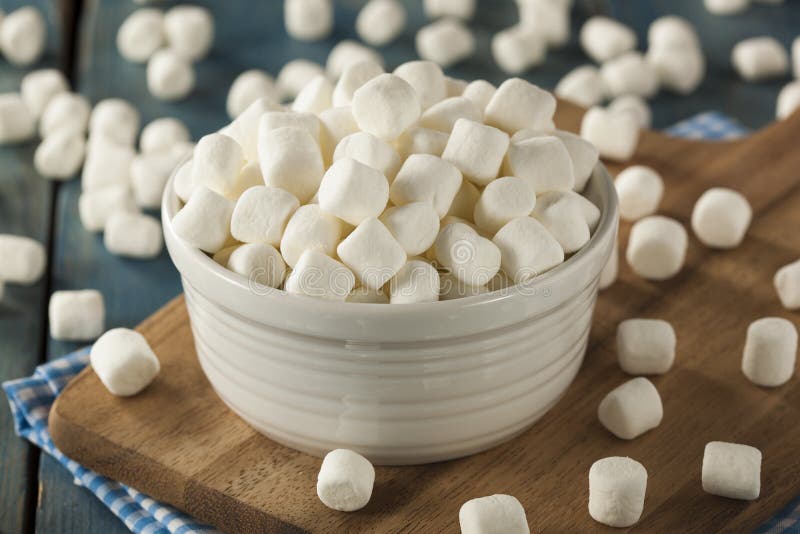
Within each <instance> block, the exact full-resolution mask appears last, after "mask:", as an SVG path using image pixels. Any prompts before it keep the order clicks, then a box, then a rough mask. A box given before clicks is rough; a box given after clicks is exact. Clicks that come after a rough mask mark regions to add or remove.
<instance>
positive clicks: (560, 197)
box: [533, 191, 600, 254]
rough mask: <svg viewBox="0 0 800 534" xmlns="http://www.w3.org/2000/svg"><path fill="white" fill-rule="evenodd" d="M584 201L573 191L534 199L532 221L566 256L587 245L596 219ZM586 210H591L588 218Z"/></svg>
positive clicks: (591, 205) (590, 206) (597, 218)
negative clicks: (533, 219) (545, 231)
mask: <svg viewBox="0 0 800 534" xmlns="http://www.w3.org/2000/svg"><path fill="white" fill-rule="evenodd" d="M585 200H586V199H584V197H582V196H580V195H579V194H577V193H575V192H573V191H551V192H549V193H544V194H542V195H540V196H538V197H537V198H536V207H534V209H533V217H535V218H536V219H537V220H538V221H539V222H541V223H542V224H543V225H544V227H545V228H547V230H548V231H549V232H550V233H551V234H553V236H554V237H555V238H556V240H557V241H558V242H559V244H560V245H561V248H563V249H564V253H566V254H571V253H573V252H577V251H578V250H580V249H581V248H582V247H583V246H584V245H585V244H586V243H588V242H589V238H590V236H591V229H592V226H593V225H594V224H596V222H597V220H599V218H600V213H599V210H598V209H597V208H596V207H595V206H594V204H592V203H591V202H588V201H586V202H584V201H585ZM586 208H588V209H589V210H591V212H589V214H588V215H587V212H586V211H584V210H585V209H586Z"/></svg>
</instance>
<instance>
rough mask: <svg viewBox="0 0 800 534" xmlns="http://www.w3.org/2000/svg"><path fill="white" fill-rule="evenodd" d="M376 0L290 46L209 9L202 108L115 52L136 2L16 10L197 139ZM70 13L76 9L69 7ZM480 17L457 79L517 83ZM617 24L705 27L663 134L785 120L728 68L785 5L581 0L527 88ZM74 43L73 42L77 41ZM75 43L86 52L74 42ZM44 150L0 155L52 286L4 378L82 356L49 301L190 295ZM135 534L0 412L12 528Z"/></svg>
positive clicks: (20, 296) (788, 14)
mask: <svg viewBox="0 0 800 534" xmlns="http://www.w3.org/2000/svg"><path fill="white" fill-rule="evenodd" d="M364 2H365V0H337V2H336V3H337V11H336V31H335V33H334V35H333V36H332V37H331V38H330V39H328V40H326V41H324V42H322V43H313V44H307V43H298V42H294V41H291V40H289V39H288V38H287V36H286V34H285V31H284V29H283V23H282V8H281V4H282V2H280V1H279V0H269V1H264V2H251V1H248V0H227V1H226V2H224V3H222V2H213V1H211V0H203V1H202V2H199V3H201V4H205V5H207V6H208V7H209V8H210V9H211V10H212V11H213V12H214V14H215V18H216V25H217V35H216V40H215V45H214V48H213V50H212V52H211V55H210V57H209V58H208V59H207V60H205V61H203V62H201V63H200V64H198V66H197V71H198V84H197V89H196V90H195V92H194V94H193V96H192V98H191V99H188V100H187V101H185V102H179V103H173V104H166V103H162V102H158V101H156V100H155V99H153V98H152V97H151V96H150V95H149V94H148V92H147V90H146V85H145V73H144V67H143V66H141V65H132V64H129V63H126V62H124V61H123V60H122V59H121V58H120V57H119V55H118V53H117V51H116V47H115V44H114V43H115V36H116V31H117V28H118V27H119V25H120V23H121V22H122V21H123V20H124V19H125V17H126V16H127V15H128V14H129V13H131V12H132V11H133V10H134V9H136V5H135V4H134V3H133V2H131V1H129V0H104V1H102V2H100V1H99V0H85V1H84V2H83V6H82V11H81V13H80V15H81V16H80V24H79V26H78V28H77V31H76V32H75V33H74V35H73V34H70V35H67V34H65V31H64V29H63V28H65V27H66V26H68V24H66V23H65V22H66V19H68V18H69V17H68V16H65V15H64V13H66V12H68V10H69V8H70V7H71V6H75V5H80V4H81V2H76V1H75V0H73V1H70V0H61V1H60V2H58V1H57V0H35V1H33V2H32V0H27V1H26V0H11V1H5V2H4V3H3V4H2V7H3V8H4V9H5V10H6V11H10V10H11V9H13V8H14V7H17V6H19V5H24V4H27V3H34V4H37V5H39V6H40V7H41V8H42V9H43V11H44V12H45V13H46V16H47V18H48V22H49V25H50V35H49V41H48V52H47V54H46V56H45V58H44V60H43V63H42V65H50V66H52V65H58V64H70V62H71V61H73V60H74V62H75V64H76V69H75V70H74V72H73V73H72V80H73V84H74V86H75V88H76V89H77V90H78V91H80V92H81V93H83V94H85V95H86V96H88V97H89V98H90V99H91V100H92V101H93V102H95V101H97V100H99V99H102V98H105V97H111V96H115V97H122V98H127V99H129V100H131V101H132V102H134V103H135V105H136V106H137V107H138V108H139V109H140V111H141V112H142V117H143V122H147V121H150V120H152V119H154V118H157V117H161V116H175V117H178V118H180V119H182V120H183V121H185V122H186V123H187V125H188V126H189V128H190V129H191V132H192V135H193V136H194V138H198V137H199V136H201V135H203V134H204V133H207V132H210V131H212V130H216V129H217V128H219V127H221V126H222V125H223V124H224V123H225V121H226V116H225V95H226V92H227V89H228V87H229V85H230V83H231V82H232V81H233V79H234V78H235V76H236V75H237V74H238V73H240V72H241V71H243V70H245V69H248V68H253V67H259V68H262V69H265V70H267V71H269V72H271V73H273V74H276V73H277V72H278V70H279V69H280V67H281V66H282V65H283V64H284V63H285V62H287V61H288V60H290V59H294V58H298V57H304V58H307V59H311V60H314V61H317V62H320V63H324V60H325V58H326V56H327V53H328V51H329V50H330V48H331V46H332V45H333V44H334V43H335V42H336V41H338V40H340V39H343V38H354V35H353V30H352V28H353V23H354V19H355V16H356V13H357V10H358V8H359V7H360V6H361V5H363V4H364ZM406 4H407V6H408V9H409V26H408V29H407V30H406V32H405V33H404V34H403V35H402V36H401V38H400V39H399V40H398V41H396V42H395V43H393V44H391V45H389V46H386V47H383V48H382V49H381V52H382V53H383V54H384V57H385V59H386V63H387V66H388V67H390V68H392V67H394V66H396V65H397V64H399V63H401V62H403V61H406V60H410V59H414V58H415V53H414V47H413V37H414V29H416V28H418V27H419V26H421V25H422V24H423V23H424V17H423V15H422V10H421V0H406ZM65 6H67V7H65ZM479 6H480V7H479V12H478V15H477V16H476V18H475V21H474V28H475V31H476V35H477V42H478V48H479V53H478V54H477V55H476V56H475V57H474V58H472V59H470V60H469V61H467V62H465V63H463V64H461V65H458V66H457V67H455V68H452V69H450V71H449V74H451V75H453V76H457V77H462V78H467V79H472V78H485V79H488V80H490V81H493V82H495V83H497V82H500V81H501V80H502V79H503V78H504V77H505V76H504V75H503V74H502V72H500V71H499V70H498V69H497V68H496V67H495V66H494V64H493V62H492V60H491V57H490V55H489V53H488V50H489V40H490V36H491V35H492V34H493V33H494V32H496V31H497V30H499V29H502V28H504V27H506V26H509V25H510V24H512V23H513V22H514V20H515V17H516V10H515V7H514V3H513V0H492V1H490V0H479ZM596 13H604V14H610V15H612V16H614V17H616V18H618V19H620V20H622V21H623V22H625V23H627V24H629V25H631V26H632V27H634V28H635V29H636V31H637V33H638V35H639V39H640V43H641V44H640V46H642V45H643V44H644V43H645V42H646V31H647V26H648V24H649V23H650V22H651V21H652V20H653V19H654V18H656V17H658V16H661V15H664V14H670V13H674V14H679V15H683V16H685V17H687V18H689V19H690V20H692V21H693V22H694V23H695V24H696V25H697V26H698V27H699V29H700V37H701V40H702V44H703V48H704V49H705V51H706V54H707V55H708V57H709V72H708V76H707V77H706V80H705V81H704V83H703V84H702V86H701V87H700V89H699V90H698V91H697V92H696V93H695V94H694V95H692V96H691V97H689V98H678V97H675V96H672V95H668V94H661V95H659V96H658V97H657V98H656V99H654V100H653V101H652V107H653V114H654V126H655V127H657V128H661V127H665V126H667V125H669V124H672V123H674V122H676V121H678V120H680V119H683V118H687V117H690V116H692V115H694V114H695V113H697V112H700V111H705V110H708V109H716V110H720V111H723V112H725V113H727V114H729V115H732V116H733V117H735V118H737V119H739V120H740V121H741V122H742V123H743V124H745V125H746V126H748V127H751V128H758V127H760V126H763V125H765V124H767V123H769V122H770V121H771V120H772V118H773V116H774V108H775V99H776V96H777V92H778V90H779V89H780V87H781V86H782V84H783V83H785V81H781V82H769V83H762V84H748V83H744V82H742V81H740V80H739V79H738V78H737V77H736V75H735V74H734V72H733V70H732V68H731V67H730V61H729V56H730V49H731V47H732V46H733V44H734V43H736V42H737V41H738V40H740V39H743V38H745V37H751V36H756V35H762V34H769V35H773V36H776V37H778V38H779V39H780V40H781V41H783V42H784V43H785V44H786V45H787V46H788V45H789V43H790V42H791V40H792V39H793V38H794V37H795V36H796V35H795V34H796V33H797V32H798V31H800V4H798V3H797V2H791V1H790V2H787V4H786V6H784V7H779V8H776V7H768V6H755V7H753V8H751V9H750V10H749V11H748V12H747V13H746V14H745V15H740V16H735V17H727V18H719V17H714V16H711V15H709V14H708V13H707V12H706V11H705V10H704V8H703V7H702V2H700V1H699V0H652V1H648V2H643V1H641V0H608V1H600V0H597V1H580V0H579V1H578V2H576V7H575V10H574V14H573V38H572V40H571V41H570V43H569V45H568V46H567V47H565V48H564V49H561V50H557V51H552V52H551V53H550V54H549V55H548V59H547V62H546V63H545V64H544V65H543V66H541V67H540V68H539V69H537V70H536V71H534V72H532V73H530V74H529V75H528V78H529V79H531V80H532V81H534V82H535V83H538V84H540V85H542V86H545V87H548V88H552V87H553V86H554V85H555V83H556V82H557V81H558V79H559V78H560V77H561V76H563V74H564V73H566V72H567V71H568V70H570V69H571V68H573V67H575V66H577V65H580V64H583V63H587V62H588V59H587V58H586V57H585V56H584V55H583V54H582V53H581V51H580V49H579V47H578V45H577V40H576V37H575V36H576V35H577V28H579V27H580V24H581V23H582V22H583V20H585V19H586V17H588V16H590V15H592V14H596ZM70 33H72V32H70ZM71 39H74V40H76V41H77V47H76V48H75V50H76V52H75V53H76V56H75V57H73V58H70V57H67V55H68V53H69V50H70V48H69V47H68V46H65V45H64V44H63V43H69V42H70V40H71ZM23 75H24V71H22V70H20V69H17V68H14V67H12V66H10V65H8V64H7V63H5V62H3V61H2V60H0V91H13V90H17V88H18V86H19V80H20V78H21V77H22V76H23ZM34 148H35V143H29V144H25V145H22V146H18V147H3V148H0V233H14V234H23V235H28V236H31V237H34V238H36V239H38V240H40V241H42V242H43V243H45V245H46V246H47V247H48V249H49V251H50V263H49V266H48V270H47V273H46V274H45V276H44V278H43V280H42V281H41V282H39V283H38V284H36V285H34V286H32V287H27V288H21V287H8V288H7V293H6V297H5V298H4V300H3V301H2V302H0V349H2V355H1V356H0V381H1V380H7V379H10V378H17V377H19V376H22V375H25V374H30V372H31V371H32V370H33V367H34V366H35V365H37V364H38V363H41V362H42V361H44V360H46V359H52V358H56V357H58V356H61V355H62V354H64V353H66V352H69V351H71V350H73V349H75V348H77V345H76V344H72V343H63V342H58V341H54V340H52V339H51V338H49V335H48V333H47V317H46V309H47V298H48V296H49V293H50V292H52V291H55V290H58V289H79V288H96V289H99V290H101V291H102V292H103V295H104V297H105V300H106V306H107V326H108V327H115V326H134V325H136V324H137V323H138V322H140V321H141V320H142V319H144V318H145V317H146V316H147V315H149V314H150V313H152V312H153V311H155V310H156V309H157V308H158V307H160V306H161V305H162V304H164V303H165V302H167V301H168V300H169V299H171V298H172V297H174V296H175V295H177V294H178V293H179V292H180V282H179V279H178V276H177V273H176V272H175V269H174V268H173V266H172V264H171V263H170V261H169V258H168V257H167V256H166V252H165V253H163V254H162V255H161V256H160V257H159V258H158V259H157V260H155V261H149V262H142V261H135V260H129V259H122V258H118V257H115V256H112V255H110V254H109V253H108V252H106V250H105V249H104V247H103V245H102V238H101V237H100V236H97V235H94V234H89V233H87V232H85V231H84V230H83V228H82V227H81V224H80V221H79V219H78V211H77V201H78V195H79V193H80V184H79V182H78V181H77V180H75V181H71V182H67V183H64V184H51V183H50V182H46V181H44V180H42V179H41V178H40V177H39V176H37V175H36V172H35V171H34V170H33V167H32V163H31V160H32V155H33V150H34ZM34 530H35V531H37V532H42V533H53V532H103V533H115V532H125V531H126V530H125V527H124V526H123V525H122V524H121V523H119V522H118V521H117V520H116V518H115V517H114V516H112V515H111V513H110V512H108V511H107V510H106V509H105V508H104V507H103V506H102V505H101V504H99V502H98V501H97V500H96V499H95V498H94V497H93V496H92V495H91V494H90V493H88V492H87V491H86V490H84V489H81V488H79V487H77V486H75V485H74V484H73V481H72V479H71V477H70V476H68V475H67V472H66V471H65V470H64V469H62V468H61V467H60V466H59V465H57V464H56V462H55V461H53V460H52V459H50V458H49V457H48V456H46V455H39V453H38V451H36V450H33V449H31V448H30V447H29V446H27V444H26V443H24V442H22V441H21V440H19V439H18V438H17V437H16V436H14V435H13V432H12V431H11V421H10V414H9V411H8V408H7V407H6V406H5V405H3V406H0V532H2V533H6V532H22V531H34Z"/></svg>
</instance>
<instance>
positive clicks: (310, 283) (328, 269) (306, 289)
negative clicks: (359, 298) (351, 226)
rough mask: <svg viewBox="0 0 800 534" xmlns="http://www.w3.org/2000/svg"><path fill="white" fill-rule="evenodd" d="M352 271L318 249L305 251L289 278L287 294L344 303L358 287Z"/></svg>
mask: <svg viewBox="0 0 800 534" xmlns="http://www.w3.org/2000/svg"><path fill="white" fill-rule="evenodd" d="M355 283H356V279H355V276H354V275H353V272H352V271H351V270H350V269H348V268H347V267H346V266H345V265H343V264H341V263H340V262H338V261H336V260H334V259H333V258H331V257H330V256H328V255H326V254H325V253H324V252H322V251H321V250H318V249H317V248H309V249H306V250H305V251H304V252H303V253H302V254H301V255H300V259H299V260H298V261H297V263H296V264H295V266H294V269H292V272H291V273H290V274H289V277H288V278H287V279H286V284H285V285H284V288H285V289H286V292H287V293H290V294H294V295H305V296H308V297H314V298H319V299H324V300H335V301H342V302H344V300H345V299H346V298H347V296H348V295H349V294H350V292H351V291H352V290H353V287H355Z"/></svg>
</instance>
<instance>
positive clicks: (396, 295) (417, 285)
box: [389, 221, 439, 304]
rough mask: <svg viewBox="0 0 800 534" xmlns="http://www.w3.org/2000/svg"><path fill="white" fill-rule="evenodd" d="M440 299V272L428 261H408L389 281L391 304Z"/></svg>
mask: <svg viewBox="0 0 800 534" xmlns="http://www.w3.org/2000/svg"><path fill="white" fill-rule="evenodd" d="M437 222H438V221H437ZM438 300H439V273H438V272H437V271H436V268H435V267H434V266H433V265H431V264H430V263H428V262H427V261H422V260H411V261H408V262H406V264H405V265H403V267H401V268H400V270H399V271H397V274H396V275H395V276H394V278H392V279H391V280H390V281H389V302H390V303H391V304H417V303H420V302H436V301H438Z"/></svg>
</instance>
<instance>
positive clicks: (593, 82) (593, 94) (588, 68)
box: [555, 65, 608, 108]
mask: <svg viewBox="0 0 800 534" xmlns="http://www.w3.org/2000/svg"><path fill="white" fill-rule="evenodd" d="M607 93H608V89H607V88H606V84H605V81H604V80H603V77H602V76H601V75H600V69H598V68H597V67H595V66H594V65H582V66H580V67H575V68H574V69H572V70H571V71H569V72H568V73H566V74H565V75H564V77H563V78H561V80H559V82H558V85H556V89H555V94H556V95H558V96H559V97H561V98H564V99H566V100H569V101H571V102H574V103H576V104H578V105H581V106H583V107H586V108H590V107H592V106H596V105H598V104H600V103H601V102H603V100H604V99H605V98H606V95H607Z"/></svg>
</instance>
